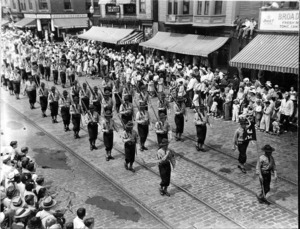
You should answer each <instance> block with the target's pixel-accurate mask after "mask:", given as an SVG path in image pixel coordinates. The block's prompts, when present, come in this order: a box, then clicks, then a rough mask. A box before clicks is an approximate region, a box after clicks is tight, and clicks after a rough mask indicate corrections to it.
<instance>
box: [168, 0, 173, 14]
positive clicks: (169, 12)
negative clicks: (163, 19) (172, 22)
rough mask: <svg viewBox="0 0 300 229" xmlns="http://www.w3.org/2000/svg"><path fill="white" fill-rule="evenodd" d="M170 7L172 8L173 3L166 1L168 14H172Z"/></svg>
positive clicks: (170, 0)
mask: <svg viewBox="0 0 300 229" xmlns="http://www.w3.org/2000/svg"><path fill="white" fill-rule="evenodd" d="M172 6H173V1H172V0H169V1H168V14H172Z"/></svg>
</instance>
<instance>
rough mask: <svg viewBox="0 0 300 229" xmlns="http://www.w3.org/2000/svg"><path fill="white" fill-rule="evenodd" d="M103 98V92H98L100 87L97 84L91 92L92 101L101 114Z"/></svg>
mask: <svg viewBox="0 0 300 229" xmlns="http://www.w3.org/2000/svg"><path fill="white" fill-rule="evenodd" d="M101 100H102V97H101V94H100V93H99V92H98V87H97V86H95V87H94V90H93V91H92V93H91V101H92V104H93V105H94V107H95V111H96V112H98V114H99V115H101Z"/></svg>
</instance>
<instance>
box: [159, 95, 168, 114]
mask: <svg viewBox="0 0 300 229" xmlns="http://www.w3.org/2000/svg"><path fill="white" fill-rule="evenodd" d="M165 98H166V94H165V93H161V94H160V99H159V100H158V115H160V114H161V113H163V114H165V115H168V114H167V110H170V105H169V102H168V101H167V100H166V99H165Z"/></svg>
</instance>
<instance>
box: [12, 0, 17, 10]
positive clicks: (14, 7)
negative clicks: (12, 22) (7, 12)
mask: <svg viewBox="0 0 300 229" xmlns="http://www.w3.org/2000/svg"><path fill="white" fill-rule="evenodd" d="M12 5H13V9H16V8H17V7H16V3H15V0H12Z"/></svg>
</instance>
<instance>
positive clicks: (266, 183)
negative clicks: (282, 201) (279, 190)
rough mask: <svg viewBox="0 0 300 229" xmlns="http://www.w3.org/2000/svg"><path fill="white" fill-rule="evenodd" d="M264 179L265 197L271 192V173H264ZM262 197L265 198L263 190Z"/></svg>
mask: <svg viewBox="0 0 300 229" xmlns="http://www.w3.org/2000/svg"><path fill="white" fill-rule="evenodd" d="M262 177H263V181H262V184H261V185H262V187H263V189H264V192H265V195H267V193H268V192H269V191H270V184H271V172H270V171H266V172H262ZM260 197H263V190H261V194H260Z"/></svg>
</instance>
